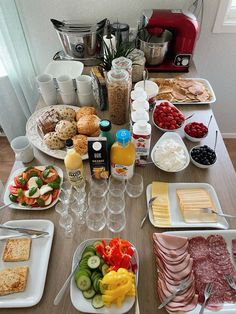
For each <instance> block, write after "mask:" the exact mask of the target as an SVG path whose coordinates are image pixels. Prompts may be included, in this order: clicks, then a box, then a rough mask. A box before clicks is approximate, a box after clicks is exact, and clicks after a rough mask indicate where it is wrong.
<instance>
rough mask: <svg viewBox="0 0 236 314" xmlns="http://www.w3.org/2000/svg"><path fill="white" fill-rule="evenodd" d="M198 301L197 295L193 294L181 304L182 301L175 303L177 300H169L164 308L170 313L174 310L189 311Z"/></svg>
mask: <svg viewBox="0 0 236 314" xmlns="http://www.w3.org/2000/svg"><path fill="white" fill-rule="evenodd" d="M197 302H198V295H197V294H195V295H194V296H193V298H192V300H190V301H187V302H186V304H184V305H183V306H182V304H183V303H177V302H173V303H172V302H170V303H169V304H167V305H166V309H167V310H168V311H169V312H171V313H176V312H190V311H192V310H193V309H195V307H196V306H197Z"/></svg>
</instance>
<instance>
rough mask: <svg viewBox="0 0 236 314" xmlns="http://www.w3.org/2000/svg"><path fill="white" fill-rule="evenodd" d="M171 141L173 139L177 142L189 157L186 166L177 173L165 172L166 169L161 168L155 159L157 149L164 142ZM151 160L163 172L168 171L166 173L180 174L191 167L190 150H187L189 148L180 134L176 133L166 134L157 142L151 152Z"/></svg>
mask: <svg viewBox="0 0 236 314" xmlns="http://www.w3.org/2000/svg"><path fill="white" fill-rule="evenodd" d="M167 139H168V140H169V139H173V140H174V141H175V142H177V143H178V144H180V145H181V146H182V147H183V149H184V152H185V155H186V157H187V162H186V164H185V165H184V166H183V167H182V168H181V169H179V170H177V171H168V170H165V169H164V168H161V167H160V166H159V165H158V163H157V162H156V161H155V159H154V152H155V151H156V149H157V147H158V146H159V145H160V144H162V142H164V141H166V140H167ZM151 159H152V162H153V163H154V165H155V166H157V167H158V168H159V169H161V170H163V171H166V172H179V171H182V170H184V169H185V168H187V167H188V165H189V162H190V157H189V153H188V150H187V147H186V146H185V144H184V142H183V140H182V138H181V136H180V135H179V134H178V133H175V132H166V133H164V134H163V135H162V136H161V137H160V138H159V140H158V141H157V142H156V144H155V145H154V147H153V149H152V152H151Z"/></svg>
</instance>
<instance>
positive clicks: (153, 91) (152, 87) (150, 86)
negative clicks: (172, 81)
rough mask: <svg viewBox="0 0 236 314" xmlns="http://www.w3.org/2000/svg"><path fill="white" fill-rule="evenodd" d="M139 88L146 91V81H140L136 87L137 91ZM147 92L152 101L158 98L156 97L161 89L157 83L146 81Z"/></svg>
mask: <svg viewBox="0 0 236 314" xmlns="http://www.w3.org/2000/svg"><path fill="white" fill-rule="evenodd" d="M137 87H141V88H143V89H144V81H139V82H138V83H136V84H135V85H134V89H136V88H137ZM145 92H146V93H147V97H148V100H149V101H150V100H151V99H152V98H153V97H156V95H157V94H158V92H159V87H158V85H157V84H156V83H155V82H153V81H149V80H146V81H145Z"/></svg>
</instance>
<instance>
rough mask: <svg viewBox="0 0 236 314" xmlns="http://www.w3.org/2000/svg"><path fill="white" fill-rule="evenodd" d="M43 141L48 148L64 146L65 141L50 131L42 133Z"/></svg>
mask: <svg viewBox="0 0 236 314" xmlns="http://www.w3.org/2000/svg"><path fill="white" fill-rule="evenodd" d="M43 142H44V143H45V144H46V145H47V146H48V147H49V148H50V149H61V148H63V147H64V146H65V142H64V141H62V140H61V139H59V137H58V135H57V133H56V132H50V133H47V134H45V135H44V138H43Z"/></svg>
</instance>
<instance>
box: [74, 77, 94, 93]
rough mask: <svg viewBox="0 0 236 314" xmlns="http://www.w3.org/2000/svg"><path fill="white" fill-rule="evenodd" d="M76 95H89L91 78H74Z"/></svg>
mask: <svg viewBox="0 0 236 314" xmlns="http://www.w3.org/2000/svg"><path fill="white" fill-rule="evenodd" d="M76 85H77V93H78V94H90V93H91V91H92V78H91V76H89V75H80V76H78V77H77V78H76Z"/></svg>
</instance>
